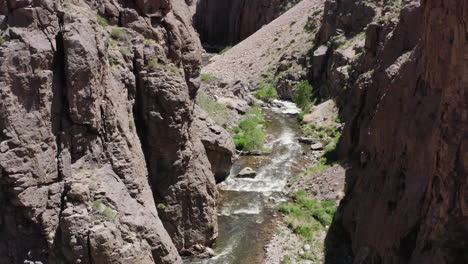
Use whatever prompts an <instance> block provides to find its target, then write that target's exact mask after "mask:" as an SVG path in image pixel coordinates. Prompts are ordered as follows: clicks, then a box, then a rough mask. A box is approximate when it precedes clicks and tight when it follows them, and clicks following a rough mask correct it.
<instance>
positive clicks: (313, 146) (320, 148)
mask: <svg viewBox="0 0 468 264" xmlns="http://www.w3.org/2000/svg"><path fill="white" fill-rule="evenodd" d="M310 148H311V149H312V150H322V149H323V144H322V143H320V142H318V143H315V144H313V145H312V146H310Z"/></svg>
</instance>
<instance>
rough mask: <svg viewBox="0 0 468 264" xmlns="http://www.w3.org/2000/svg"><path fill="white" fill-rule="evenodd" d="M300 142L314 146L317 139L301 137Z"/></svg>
mask: <svg viewBox="0 0 468 264" xmlns="http://www.w3.org/2000/svg"><path fill="white" fill-rule="evenodd" d="M299 142H300V143H303V144H313V143H314V142H315V139H314V138H311V137H300V138H299Z"/></svg>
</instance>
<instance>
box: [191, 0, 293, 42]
mask: <svg viewBox="0 0 468 264" xmlns="http://www.w3.org/2000/svg"><path fill="white" fill-rule="evenodd" d="M297 2H299V1H298V0H273V1H272V0H233V1H232V0H230V1H228V0H197V1H192V3H191V4H192V5H193V6H194V7H193V9H194V12H195V13H194V17H193V20H194V21H193V22H194V27H195V28H196V30H197V31H198V33H199V35H200V39H201V41H202V43H203V44H207V45H209V46H219V47H223V46H227V45H234V44H237V43H238V42H240V41H242V40H244V39H245V38H247V37H248V36H250V35H251V34H252V33H254V32H255V31H257V30H258V29H260V28H261V27H262V26H263V25H266V24H268V23H269V22H270V21H272V20H274V19H275V18H277V17H278V16H279V15H280V14H282V13H283V12H284V11H286V10H287V9H289V8H290V7H291V6H292V5H294V4H296V3H297Z"/></svg>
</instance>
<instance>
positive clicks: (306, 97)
mask: <svg viewBox="0 0 468 264" xmlns="http://www.w3.org/2000/svg"><path fill="white" fill-rule="evenodd" d="M312 92H313V87H312V85H310V84H309V82H308V81H302V82H300V83H298V84H297V85H296V92H295V93H294V96H293V100H294V103H296V105H297V106H298V107H299V108H301V109H302V111H307V110H308V109H309V108H310V105H311V104H312V101H311V98H312Z"/></svg>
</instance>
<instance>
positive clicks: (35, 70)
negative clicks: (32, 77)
mask: <svg viewBox="0 0 468 264" xmlns="http://www.w3.org/2000/svg"><path fill="white" fill-rule="evenodd" d="M43 72H44V71H43V70H42V69H41V68H36V69H34V74H36V75H40V74H42V73H43Z"/></svg>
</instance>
